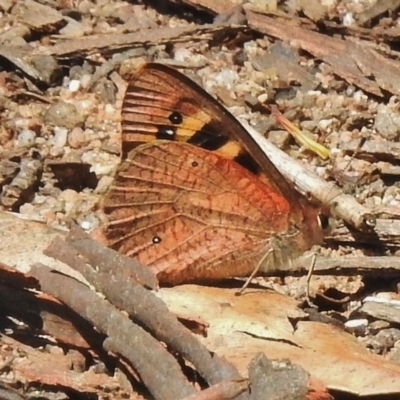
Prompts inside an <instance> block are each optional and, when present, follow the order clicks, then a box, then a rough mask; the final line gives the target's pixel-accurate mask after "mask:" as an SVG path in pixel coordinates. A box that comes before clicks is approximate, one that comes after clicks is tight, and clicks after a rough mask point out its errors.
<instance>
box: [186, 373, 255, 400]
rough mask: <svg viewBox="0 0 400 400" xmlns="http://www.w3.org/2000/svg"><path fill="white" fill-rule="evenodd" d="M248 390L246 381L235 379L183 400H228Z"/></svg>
mask: <svg viewBox="0 0 400 400" xmlns="http://www.w3.org/2000/svg"><path fill="white" fill-rule="evenodd" d="M248 389H249V381H248V379H243V378H242V379H235V380H232V381H222V382H220V383H217V384H216V385H214V386H211V387H209V388H208V389H205V390H202V391H201V392H199V393H197V394H193V395H191V396H189V397H187V398H186V399H185V400H230V399H237V397H238V396H239V395H240V394H242V393H244V392H246V391H247V390H248Z"/></svg>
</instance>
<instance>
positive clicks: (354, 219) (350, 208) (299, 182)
mask: <svg viewBox="0 0 400 400" xmlns="http://www.w3.org/2000/svg"><path fill="white" fill-rule="evenodd" d="M243 126H244V127H245V128H246V129H247V131H248V132H249V134H250V135H251V136H252V137H253V138H254V139H255V140H256V142H257V143H258V145H259V146H260V147H261V148H262V150H263V151H264V152H265V154H266V155H267V156H268V158H269V159H270V160H271V161H272V162H273V163H274V164H275V166H276V167H277V168H278V169H279V171H280V172H281V173H282V174H283V175H284V176H286V177H287V178H288V179H289V180H290V181H292V182H293V183H294V184H295V185H296V186H297V187H298V188H299V189H300V190H301V191H303V192H305V193H309V194H311V195H313V196H314V197H315V198H316V199H318V200H319V201H321V202H322V203H323V204H326V205H327V206H329V207H330V208H331V209H332V211H333V212H334V213H335V214H336V215H337V216H338V217H340V218H343V219H344V220H345V221H346V222H348V223H349V224H350V225H352V226H355V227H356V228H357V229H368V228H369V226H368V221H369V220H370V219H371V212H370V211H369V210H368V209H367V208H365V207H363V206H362V205H361V204H359V203H358V202H357V201H356V199H355V198H354V197H352V196H350V195H346V194H344V193H343V192H342V191H341V190H340V189H339V188H338V187H337V186H335V185H333V184H331V183H327V182H325V181H324V180H322V179H321V178H319V177H318V176H317V175H316V174H314V173H312V172H311V171H309V170H307V169H306V168H304V167H303V166H302V165H300V164H299V163H297V162H296V161H295V160H293V159H292V158H291V157H290V156H288V155H287V154H286V153H284V152H283V151H281V150H280V149H278V148H277V147H276V146H274V145H273V144H272V143H271V142H269V141H268V140H267V139H266V138H264V137H263V136H261V135H260V134H259V133H258V132H257V131H255V130H254V129H253V128H252V127H250V126H249V125H248V124H243Z"/></svg>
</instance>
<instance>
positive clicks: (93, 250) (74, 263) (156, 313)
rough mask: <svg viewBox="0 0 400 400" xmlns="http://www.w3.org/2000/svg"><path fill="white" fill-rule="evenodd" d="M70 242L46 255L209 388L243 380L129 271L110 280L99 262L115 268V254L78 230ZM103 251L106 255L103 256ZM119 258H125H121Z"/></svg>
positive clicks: (56, 244)
mask: <svg viewBox="0 0 400 400" xmlns="http://www.w3.org/2000/svg"><path fill="white" fill-rule="evenodd" d="M68 240H69V243H65V242H64V241H63V240H61V239H58V240H57V239H56V240H55V241H54V242H53V243H52V244H51V245H50V246H49V248H48V249H47V251H46V253H47V254H48V255H49V256H52V257H57V259H59V260H60V261H63V262H65V263H66V264H68V265H69V266H70V267H72V268H73V269H76V270H78V271H79V272H81V273H82V274H83V275H84V277H85V278H86V279H87V280H88V281H89V282H90V283H91V284H92V285H93V286H94V287H95V288H96V289H97V290H98V291H100V292H101V293H103V294H104V295H105V296H106V297H107V298H108V299H109V300H110V302H112V303H113V304H114V305H115V306H117V307H118V308H120V309H122V310H125V311H126V312H128V314H129V315H130V316H131V317H132V318H133V319H134V320H136V321H140V323H141V324H143V325H144V326H146V328H147V329H148V330H149V331H150V332H151V333H152V334H153V335H154V336H155V337H156V338H157V339H158V340H160V341H162V342H164V343H166V344H167V346H168V347H169V348H171V349H172V350H173V351H175V352H177V353H179V354H180V355H181V356H182V357H184V358H185V359H186V360H188V361H189V362H191V363H192V364H193V365H194V367H195V368H196V370H197V371H198V372H199V374H200V375H201V376H202V377H203V378H204V379H205V380H206V381H207V382H208V383H209V384H210V385H213V384H215V383H218V382H220V381H222V380H224V379H234V378H239V377H240V376H239V373H238V371H237V370H236V369H235V368H234V367H233V366H232V365H231V364H229V363H228V362H227V361H225V360H224V359H220V358H219V357H218V356H217V355H211V354H210V352H209V351H208V350H207V348H206V347H204V346H203V345H202V344H201V343H200V342H199V341H198V340H197V339H196V338H195V337H194V336H193V335H192V333H191V332H190V331H189V330H188V329H187V328H185V327H184V326H183V325H182V324H181V323H180V322H179V321H178V319H177V318H176V316H175V315H173V314H171V313H170V312H169V310H168V308H167V306H166V305H165V304H164V302H163V301H162V300H160V299H159V298H157V297H156V296H155V295H154V294H153V293H151V292H149V291H148V290H146V289H144V288H143V287H142V286H140V285H139V284H137V283H136V282H135V281H134V280H132V279H127V272H129V270H128V271H126V270H125V271H124V270H120V269H115V270H113V271H112V279H110V273H109V271H108V269H107V268H106V269H105V271H104V270H103V269H102V268H101V267H100V264H99V263H98V260H99V259H102V260H103V261H104V263H105V264H106V263H107V262H110V265H112V259H113V256H112V257H111V260H110V259H107V257H108V255H110V254H112V253H116V252H114V251H112V250H109V249H108V248H106V247H104V246H102V245H100V244H99V243H97V242H95V241H94V240H93V239H91V238H89V237H88V236H87V235H86V234H84V233H83V232H82V231H81V230H80V229H79V228H73V229H72V230H71V232H70V234H69V236H68ZM104 249H105V250H106V252H103V250H104ZM110 251H111V253H110ZM77 252H78V253H80V254H82V255H83V256H84V257H85V258H86V259H87V260H88V262H89V263H90V264H92V265H97V266H98V269H97V270H96V271H95V270H94V269H93V268H91V267H88V266H87V265H86V264H85V262H84V261H83V260H82V258H80V257H79V256H78V255H77ZM116 254H118V253H116ZM118 256H119V257H126V256H123V255H120V254H118ZM126 258H128V257H126Z"/></svg>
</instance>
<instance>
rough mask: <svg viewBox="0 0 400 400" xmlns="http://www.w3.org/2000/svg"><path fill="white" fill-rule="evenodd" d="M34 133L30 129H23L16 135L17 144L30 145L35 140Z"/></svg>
mask: <svg viewBox="0 0 400 400" xmlns="http://www.w3.org/2000/svg"><path fill="white" fill-rule="evenodd" d="M35 138H36V133H35V132H34V131H32V130H30V129H24V130H23V131H21V132H20V133H19V135H18V145H20V146H30V145H32V144H33V143H34V142H35Z"/></svg>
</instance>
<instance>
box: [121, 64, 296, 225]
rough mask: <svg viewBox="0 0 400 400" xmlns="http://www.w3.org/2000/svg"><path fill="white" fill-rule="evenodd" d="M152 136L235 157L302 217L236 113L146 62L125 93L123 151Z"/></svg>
mask: <svg viewBox="0 0 400 400" xmlns="http://www.w3.org/2000/svg"><path fill="white" fill-rule="evenodd" d="M154 140H172V141H179V142H187V143H189V144H192V145H195V146H198V147H201V148H203V149H206V150H210V151H213V152H217V153H218V154H222V155H223V156H225V157H227V158H230V159H233V160H235V161H236V162H237V163H238V164H240V165H242V166H243V167H245V168H246V169H248V170H249V171H251V172H252V173H254V174H256V175H258V176H259V178H260V179H262V180H264V181H266V182H267V183H268V185H270V186H272V187H273V188H274V190H275V191H276V192H278V193H280V194H281V195H282V196H283V197H285V198H286V199H288V200H289V201H290V202H291V204H292V209H291V213H292V215H293V217H294V216H295V215H296V214H298V217H299V218H300V219H301V216H300V215H301V206H300V204H298V201H297V200H298V198H299V194H298V193H297V192H296V191H295V190H294V189H293V188H292V187H291V186H290V185H289V184H288V183H287V181H286V180H285V179H284V178H283V177H282V175H281V174H280V172H279V171H278V170H277V169H276V167H275V166H274V165H273V164H272V163H271V161H270V160H269V158H268V157H267V156H266V155H265V154H264V153H263V152H262V150H261V149H260V148H259V146H258V145H257V143H256V142H255V141H254V139H253V138H252V137H251V135H249V133H248V132H247V131H246V130H245V129H244V128H243V126H242V125H241V124H240V123H239V122H238V121H237V120H236V119H235V117H233V116H232V114H231V113H229V112H228V111H227V110H226V109H225V108H224V107H223V106H222V105H221V104H220V103H219V102H218V101H216V100H215V99H214V98H213V97H212V96H210V95H209V94H208V93H207V92H206V91H205V90H203V89H202V88H200V86H198V85H196V84H195V83H194V82H193V81H192V80H190V79H189V78H187V77H186V76H185V75H183V74H181V73H180V72H179V71H177V70H175V69H174V68H170V67H168V66H165V65H162V64H157V63H149V64H145V65H144V66H143V67H142V68H141V69H140V70H139V71H138V72H137V73H136V74H135V75H134V76H133V77H132V78H131V80H130V82H129V85H128V88H127V91H126V94H125V99H124V102H123V106H122V151H123V154H124V156H125V157H126V155H127V154H128V152H129V151H130V150H131V149H133V148H135V147H136V146H137V145H139V144H141V143H143V142H149V141H154Z"/></svg>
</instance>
